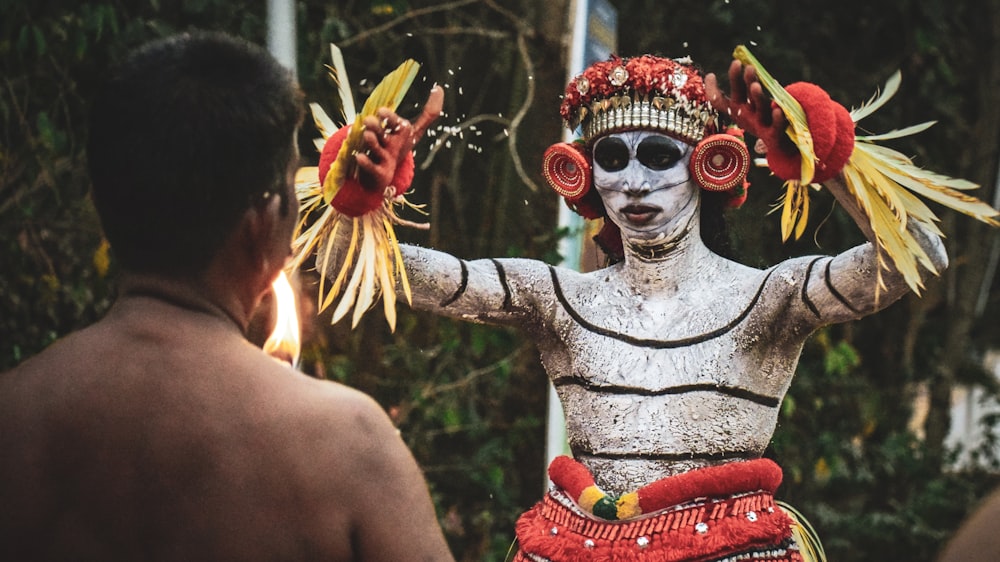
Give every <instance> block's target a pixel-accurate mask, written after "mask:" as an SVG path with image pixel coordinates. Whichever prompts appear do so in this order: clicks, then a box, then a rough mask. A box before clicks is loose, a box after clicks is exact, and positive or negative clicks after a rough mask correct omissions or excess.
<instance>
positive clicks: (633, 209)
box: [620, 205, 660, 225]
mask: <svg viewBox="0 0 1000 562" xmlns="http://www.w3.org/2000/svg"><path fill="white" fill-rule="evenodd" d="M620 212H621V214H622V215H624V216H625V218H627V219H628V220H629V222H631V223H632V224H638V225H643V224H646V223H648V222H649V221H651V220H653V217H655V216H656V215H657V214H659V212H660V208H659V207H654V206H652V205H625V206H624V207H622V208H621V211H620Z"/></svg>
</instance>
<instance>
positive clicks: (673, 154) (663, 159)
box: [595, 135, 683, 170]
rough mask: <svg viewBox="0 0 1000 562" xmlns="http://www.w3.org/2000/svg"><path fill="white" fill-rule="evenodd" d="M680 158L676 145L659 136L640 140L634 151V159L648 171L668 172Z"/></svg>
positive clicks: (678, 148) (680, 154)
mask: <svg viewBox="0 0 1000 562" xmlns="http://www.w3.org/2000/svg"><path fill="white" fill-rule="evenodd" d="M681 156H683V154H682V153H681V149H680V147H679V146H677V143H675V142H674V141H672V140H671V139H670V138H668V137H664V136H661V135H655V136H650V137H646V138H644V139H642V142H640V143H639V146H638V147H637V148H636V149H635V157H636V159H637V160H639V163H640V164H642V165H643V166H645V167H647V168H649V169H650V170H669V169H670V168H673V167H674V165H675V164H677V162H678V161H679V160H680V159H681ZM595 157H596V154H595Z"/></svg>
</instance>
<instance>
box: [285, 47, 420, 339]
mask: <svg viewBox="0 0 1000 562" xmlns="http://www.w3.org/2000/svg"><path fill="white" fill-rule="evenodd" d="M331 47H332V46H331ZM333 53H334V60H335V67H336V69H337V70H338V73H339V74H343V70H342V69H343V63H342V61H338V56H337V55H338V51H337V50H336V49H335V48H334V49H333ZM419 69H420V65H419V64H418V63H416V62H415V61H413V60H407V61H405V62H403V63H402V64H401V65H400V66H399V67H397V68H396V69H395V70H394V71H393V72H391V73H389V74H388V75H386V77H385V78H383V79H382V81H381V82H379V84H378V86H376V87H375V89H374V90H373V91H372V94H371V95H370V96H369V97H368V99H367V101H366V102H365V104H364V106H363V107H362V110H361V112H360V113H358V114H357V115H355V116H353V117H354V119H353V123H351V124H350V128H349V129H348V130H347V132H346V136H345V137H344V140H343V142H342V144H341V145H340V148H339V150H338V152H337V155H336V158H335V159H334V160H333V162H332V163H331V165H330V168H329V171H328V172H327V173H326V177H324V178H319V176H318V173H319V171H318V168H315V167H312V168H304V169H303V170H300V174H299V176H298V177H297V179H299V180H300V181H297V183H296V186H297V192H298V197H299V202H300V208H301V219H300V222H299V225H298V228H297V231H296V236H295V240H294V248H295V251H294V258H293V265H294V266H296V267H297V266H299V265H301V264H302V263H303V262H304V261H305V259H307V258H308V257H309V256H310V255H312V253H313V251H314V250H316V249H317V248H318V249H319V252H318V253H317V256H316V258H317V259H316V269H317V270H318V271H319V274H320V287H319V297H318V298H319V311H320V312H322V311H323V310H325V309H326V308H328V307H329V306H331V305H332V304H333V303H334V302H335V301H337V299H338V297H339V302H337V306H336V307H334V312H333V317H332V322H333V323H336V322H338V321H339V320H341V319H342V318H343V317H344V316H346V315H347V313H348V312H349V311H350V310H351V309H352V308H353V309H354V314H353V315H352V322H351V325H352V327H356V326H357V324H358V322H359V321H360V319H361V317H362V316H363V315H364V313H365V311H367V310H368V309H369V308H371V307H372V306H373V305H374V303H375V301H376V300H377V298H378V297H379V296H380V295H381V297H382V300H383V304H384V310H385V316H386V321H387V322H388V324H389V327H390V328H391V329H392V330H395V328H396V308H395V303H396V293H395V284H396V281H397V279H398V280H399V283H400V285H401V286H402V287H403V289H404V292H405V295H406V298H407V301H408V302H409V301H410V298H411V294H410V291H409V282H408V280H407V279H406V271H405V269H404V268H403V266H402V259H401V254H400V251H399V247H398V246H399V243H398V241H397V238H396V234H395V231H394V229H393V225H394V224H400V223H405V221H402V220H401V219H400V218H399V217H398V216H397V215H396V213H395V209H394V205H395V204H397V203H402V204H405V203H406V201H405V199H403V197H402V196H396V194H395V192H394V191H393V190H390V189H387V190H386V191H387V193H386V197H385V200H384V201H383V202H382V204H381V205H380V206H378V207H376V208H374V209H372V210H370V211H368V212H366V213H363V214H361V215H358V216H351V215H348V214H345V213H342V212H340V211H338V210H337V209H336V208H335V207H334V206H333V204H332V203H333V200H334V198H335V197H336V196H337V194H338V193H339V191H340V189H341V188H342V187H343V185H344V183H345V181H346V180H347V179H348V178H354V177H356V175H357V165H356V161H355V154H356V153H357V152H358V150H360V148H361V146H362V138H363V132H364V127H363V120H364V119H365V117H368V116H374V115H375V114H376V112H377V111H378V110H379V109H380V108H382V107H387V108H389V109H392V110H395V109H396V108H397V107H398V106H399V104H400V102H401V101H402V100H403V97H404V96H405V95H406V91H407V90H408V89H409V87H410V85H411V84H412V83H413V80H414V78H415V77H416V75H417V72H418V71H419ZM337 83H338V85H339V86H340V91H341V97H342V98H345V96H346V97H348V98H349V96H350V92H349V91H348V90H347V88H346V87H345V84H346V83H347V80H346V78H345V77H344V76H340V77H339V79H338V80H337ZM346 106H347V104H345V107H346ZM351 107H353V104H351ZM310 108H311V110H312V113H313V119H314V120H315V121H316V125H317V128H318V129H319V130H320V132H321V134H322V135H323V137H324V138H323V139H322V140H318V141H317V147H319V148H320V149H321V150H322V148H323V146H325V143H326V141H327V140H328V139H329V138H330V137H331V136H332V135H333V133H334V131H335V126H333V124H332V121H331V120H330V119H329V117H327V116H326V114H325V113H324V112H323V110H322V108H320V107H319V105H317V104H311V105H310ZM390 192H392V193H390ZM310 222H311V224H310ZM405 224H412V223H405ZM307 225H308V227H307ZM338 237H344V238H345V239H346V241H344V242H343V243H340V244H339V246H340V248H339V250H340V252H341V255H338V256H336V260H340V261H341V266H340V268H339V270H338V271H337V274H336V275H335V276H333V279H332V283H330V284H329V287H327V284H328V282H330V281H331V280H330V279H329V278H328V277H329V276H330V274H331V271H330V269H331V265H332V263H333V262H334V255H333V251H334V249H335V248H336V247H338V242H337V240H336V239H337V238H338Z"/></svg>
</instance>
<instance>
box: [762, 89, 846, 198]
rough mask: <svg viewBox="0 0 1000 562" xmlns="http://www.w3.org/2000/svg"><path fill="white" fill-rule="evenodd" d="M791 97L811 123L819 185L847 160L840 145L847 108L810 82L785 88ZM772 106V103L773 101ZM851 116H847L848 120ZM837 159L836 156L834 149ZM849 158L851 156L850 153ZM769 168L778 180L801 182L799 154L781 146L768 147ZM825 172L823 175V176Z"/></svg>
mask: <svg viewBox="0 0 1000 562" xmlns="http://www.w3.org/2000/svg"><path fill="white" fill-rule="evenodd" d="M785 89H786V90H787V91H788V93H789V94H791V96H792V97H793V98H795V100H796V101H798V102H799V104H800V105H801V106H802V109H803V111H805V114H806V120H807V121H808V123H809V133H810V134H811V135H812V139H813V151H814V152H815V153H816V158H817V159H818V162H817V165H816V169H817V172H816V174H815V177H814V178H813V181H814V182H820V181H824V180H827V179H830V178H831V177H833V176H835V175H837V174H838V173H839V172H840V170H841V168H843V167H844V164H845V163H846V162H847V159H846V158H844V157H843V156H842V155H843V151H844V150H845V149H846V148H847V146H846V145H843V144H841V142H842V141H841V138H840V137H841V135H842V134H843V133H842V131H843V130H844V129H845V127H846V123H842V120H843V114H844V113H846V112H847V110H846V109H844V107H843V106H842V105H840V104H839V103H837V102H835V101H833V100H832V99H830V95H829V94H827V93H826V92H825V91H824V90H823V89H822V88H820V87H819V86H817V85H815V84H810V83H808V82H796V83H795V84H789V85H788V86H787V87H786V88H785ZM772 104H773V102H772ZM849 119H850V115H849V114H848V120H849ZM848 134H849V137H850V141H849V143H848V144H849V146H850V150H853V147H854V125H853V123H851V124H850V131H849V133H848ZM835 147H836V148H837V156H834V148H835ZM847 156H848V157H849V156H850V152H849V151H848V153H847ZM767 165H768V167H769V168H770V169H771V171H772V172H774V174H775V175H777V176H778V177H780V178H782V179H785V180H792V179H798V178H800V177H801V176H802V158H801V155H800V154H799V153H798V152H795V153H789V152H786V151H784V150H781V149H780V147H774V146H769V147H768V150H767ZM820 172H822V175H821V174H820Z"/></svg>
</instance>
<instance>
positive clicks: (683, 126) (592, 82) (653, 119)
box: [559, 55, 719, 145]
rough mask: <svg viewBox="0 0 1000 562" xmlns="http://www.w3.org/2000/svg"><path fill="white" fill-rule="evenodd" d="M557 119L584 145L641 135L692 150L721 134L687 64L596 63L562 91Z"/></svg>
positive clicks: (647, 58) (644, 59)
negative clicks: (611, 137)
mask: <svg viewBox="0 0 1000 562" xmlns="http://www.w3.org/2000/svg"><path fill="white" fill-rule="evenodd" d="M559 113H560V114H561V115H562V118H563V120H564V121H565V123H566V126H567V127H569V128H570V129H571V130H576V128H577V127H580V128H581V137H582V139H583V141H584V142H586V143H588V144H589V143H590V142H591V141H593V140H595V139H596V138H598V137H600V136H603V135H607V134H610V133H617V132H621V131H625V130H636V129H640V130H649V131H658V132H661V133H663V134H666V135H668V136H670V137H673V138H675V139H678V140H680V141H682V142H685V143H687V144H690V145H695V144H697V143H698V142H699V141H701V140H702V139H703V138H705V136H706V135H711V134H712V133H714V132H716V131H717V130H718V129H719V120H718V117H719V115H718V113H717V112H716V110H715V109H714V108H713V107H712V105H711V104H710V103H709V102H708V99H707V98H706V97H705V85H704V82H703V81H702V76H701V73H700V72H698V69H697V68H696V67H695V66H694V64H693V63H692V62H691V60H690V59H688V58H683V59H668V58H662V57H657V56H653V55H642V56H639V57H632V58H621V57H617V56H612V57H611V58H610V59H608V60H606V61H602V62H597V63H594V64H593V65H591V66H590V67H589V68H587V69H586V70H585V71H583V72H582V73H581V74H580V75H578V76H577V77H576V78H574V79H573V80H572V81H570V83H569V85H567V86H566V92H565V95H564V96H563V101H562V106H561V107H560V108H559Z"/></svg>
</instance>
